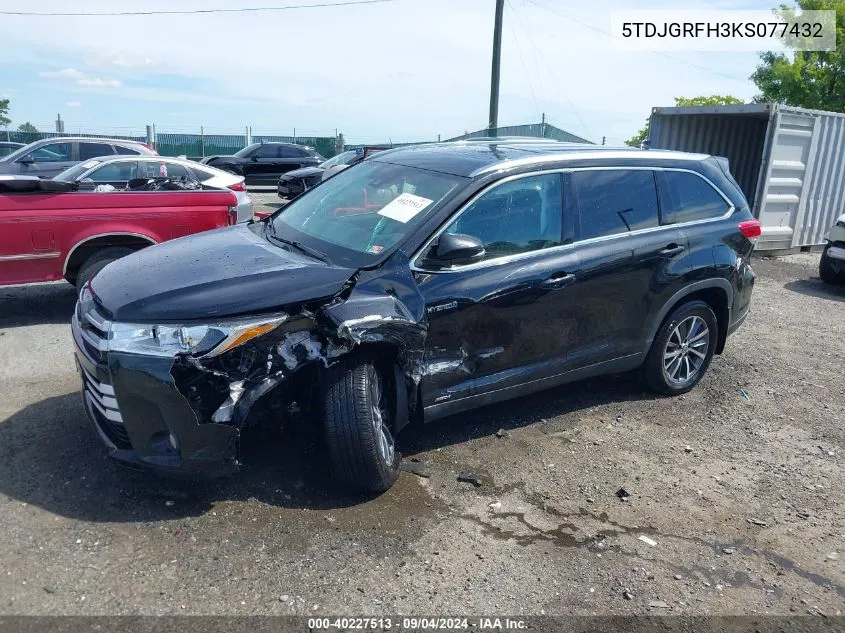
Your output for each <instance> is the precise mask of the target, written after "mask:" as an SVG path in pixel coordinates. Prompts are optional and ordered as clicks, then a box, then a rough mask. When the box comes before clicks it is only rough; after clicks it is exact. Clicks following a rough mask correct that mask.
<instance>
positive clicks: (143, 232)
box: [0, 177, 237, 287]
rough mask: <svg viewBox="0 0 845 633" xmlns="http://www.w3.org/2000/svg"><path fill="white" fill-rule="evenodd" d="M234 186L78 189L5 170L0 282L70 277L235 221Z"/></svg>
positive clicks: (81, 278)
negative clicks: (11, 174) (226, 188)
mask: <svg viewBox="0 0 845 633" xmlns="http://www.w3.org/2000/svg"><path fill="white" fill-rule="evenodd" d="M236 206H237V200H236V198H235V194H234V193H232V192H231V191H222V190H221V191H217V190H197V191H113V192H97V193H95V192H90V191H88V192H85V191H76V190H75V187H74V184H73V183H61V182H56V181H52V180H39V179H37V178H26V177H5V178H2V177H0V286H7V285H13V284H26V283H32V282H38V281H57V280H59V279H66V280H67V281H69V282H70V283H71V284H75V285H76V286H77V287H81V286H82V285H83V284H84V283H85V281H87V280H89V279H91V278H92V277H93V276H94V275H96V274H97V272H99V271H100V269H102V268H103V267H105V266H106V264H108V263H110V262H112V261H114V260H116V259H119V258H121V257H123V256H124V255H128V254H130V253H132V252H133V251H136V250H138V249H141V248H144V247H146V246H150V245H152V244H158V243H159V242H164V241H166V240H171V239H173V238H176V237H182V236H184V235H190V234H192V233H199V232H200V231H207V230H209V229H216V228H220V227H224V226H229V225H231V224H235V223H236V222H237V210H236Z"/></svg>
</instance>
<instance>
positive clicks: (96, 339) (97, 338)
mask: <svg viewBox="0 0 845 633" xmlns="http://www.w3.org/2000/svg"><path fill="white" fill-rule="evenodd" d="M76 318H77V320H78V321H79V332H80V335H81V336H82V341H83V343H84V344H85V351H86V352H87V353H88V355H89V356H90V357H91V358H93V359H95V360H97V361H105V352H106V349H107V344H108V338H109V328H110V327H111V323H110V322H109V321H108V320H107V319H106V318H104V317H103V316H102V315H101V314H100V313H99V311H98V310H97V306H96V304H95V303H94V302H93V301H91V300H88V301H85V302H84V303H83V301H81V300H80V301H79V303H77V304H76Z"/></svg>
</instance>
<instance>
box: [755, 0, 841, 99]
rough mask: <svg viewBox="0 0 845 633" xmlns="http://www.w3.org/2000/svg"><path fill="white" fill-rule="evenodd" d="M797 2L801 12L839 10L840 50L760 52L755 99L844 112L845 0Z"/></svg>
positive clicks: (784, 9) (786, 10) (788, 12)
mask: <svg viewBox="0 0 845 633" xmlns="http://www.w3.org/2000/svg"><path fill="white" fill-rule="evenodd" d="M797 2H798V8H800V9H801V10H802V11H823V10H835V11H836V43H837V50H836V51H832V52H827V51H795V52H794V53H792V54H788V55H787V54H783V53H774V52H772V51H768V52H765V53H761V54H760V64H759V65H758V66H757V70H756V71H754V74H753V75H751V80H752V81H753V82H754V83H755V84H756V85H757V88H758V89H759V90H760V93H759V94H758V95H757V96H756V97H755V98H754V100H755V101H758V102H769V101H773V102H776V103H783V104H786V105H791V106H797V107H801V108H810V109H813V110H831V111H833V112H845V0H797ZM780 11H781V13H783V14H786V15H792V14H793V13H794V11H795V9H792V8H790V7H787V6H781V8H780Z"/></svg>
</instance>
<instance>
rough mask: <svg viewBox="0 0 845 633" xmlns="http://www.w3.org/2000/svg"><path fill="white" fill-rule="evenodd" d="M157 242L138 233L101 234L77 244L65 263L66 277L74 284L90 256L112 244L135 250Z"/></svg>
mask: <svg viewBox="0 0 845 633" xmlns="http://www.w3.org/2000/svg"><path fill="white" fill-rule="evenodd" d="M153 244H155V242H154V241H153V240H151V239H149V238H146V237H141V236H136V235H101V236H98V237H94V238H91V239H89V240H86V241H84V242H82V243H80V244H77V245H76V246H75V247H74V248H73V249H72V250H71V253H70V256H69V257H68V260H67V263H66V264H65V279H66V280H67V281H69V282H70V283H72V284H75V283H76V276H77V274H78V273H79V269H80V268H81V267H82V264H84V263H85V262H86V261H87V260H88V258H89V257H91V256H92V255H93V254H94V253H96V252H97V251H99V250H102V249H104V248H109V247H111V246H122V247H125V248H131V249H133V250H140V249H142V248H145V247H147V246H152V245H153Z"/></svg>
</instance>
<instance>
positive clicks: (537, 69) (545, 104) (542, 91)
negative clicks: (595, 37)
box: [507, 2, 549, 110]
mask: <svg viewBox="0 0 845 633" xmlns="http://www.w3.org/2000/svg"><path fill="white" fill-rule="evenodd" d="M507 5H508V8H509V9H510V11H511V14H512V15H513V16H514V17H515V18H516V21H517V22H518V23H519V24H517V27H518V28H517V30H518V29H519V28H521V29H522V30H523V31H525V34H526V35H527V36H528V42H529V44H530V45H531V55H532V56H533V57H534V72H535V73H536V74H537V81H538V82H539V84H540V99H541V100H542V101H543V109H544V110H546V109H548V106H549V102H548V100H547V99H546V89H545V88H544V87H543V75H542V74H541V73H540V63H539V62H538V61H537V45H536V44H535V43H534V38H533V37H532V36H531V29H529V28H527V27H526V26H525V23H524V22H523V21H522V17H520V15H519V12H518V11H517V10H516V7H514V5H513V3H512V2H508V3H507Z"/></svg>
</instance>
